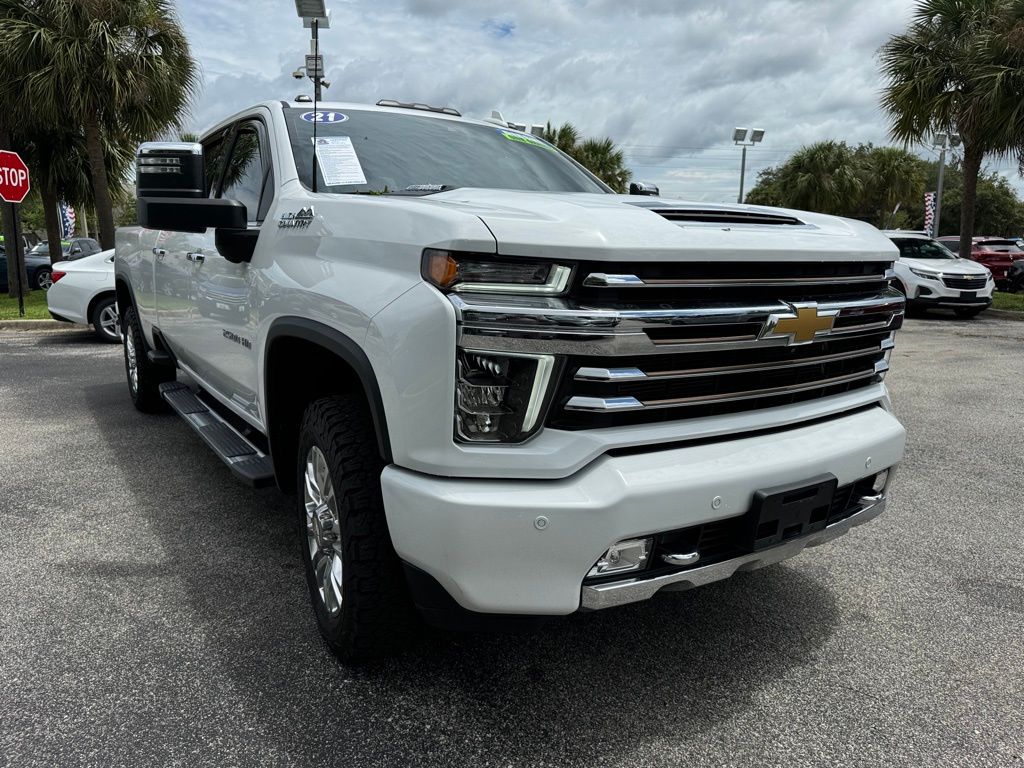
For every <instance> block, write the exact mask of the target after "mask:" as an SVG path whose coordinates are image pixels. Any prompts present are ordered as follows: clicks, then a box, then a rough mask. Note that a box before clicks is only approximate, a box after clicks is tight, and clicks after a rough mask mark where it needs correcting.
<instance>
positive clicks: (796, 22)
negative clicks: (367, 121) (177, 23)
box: [178, 0, 1020, 201]
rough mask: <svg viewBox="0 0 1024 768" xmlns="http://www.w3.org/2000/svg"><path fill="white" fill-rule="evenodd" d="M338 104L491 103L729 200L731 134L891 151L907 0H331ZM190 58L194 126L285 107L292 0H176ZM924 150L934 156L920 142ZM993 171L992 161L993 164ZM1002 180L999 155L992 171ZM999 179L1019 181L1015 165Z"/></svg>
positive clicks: (289, 89) (295, 58)
mask: <svg viewBox="0 0 1024 768" xmlns="http://www.w3.org/2000/svg"><path fill="white" fill-rule="evenodd" d="M327 4H328V8H330V9H331V13H332V22H331V29H329V30H327V31H324V32H322V33H321V38H320V40H321V51H322V53H323V54H324V55H325V58H326V64H327V79H328V80H330V81H331V83H332V85H331V88H330V90H329V92H328V95H329V97H330V98H332V99H338V100H342V101H357V102H370V103H373V102H375V101H377V100H378V99H380V98H394V99H400V100H403V101H423V102H427V103H430V104H445V105H452V106H455V107H457V108H458V109H459V110H461V111H462V113H463V114H465V115H468V116H472V117H485V116H487V115H489V114H490V111H491V110H492V109H500V110H501V111H502V113H503V114H504V115H505V117H506V119H510V120H515V121H516V122H523V123H543V122H546V121H548V120H550V121H552V122H553V123H561V122H563V121H570V122H572V123H574V124H576V125H577V126H578V127H579V128H581V129H582V131H583V132H584V134H585V135H595V136H610V137H611V138H612V139H614V140H615V142H616V143H617V144H618V145H619V146H621V147H622V148H623V149H624V150H625V152H626V159H627V163H628V165H629V167H630V168H631V169H632V171H633V176H634V178H637V179H642V180H645V181H653V182H655V183H657V184H659V185H660V186H661V189H662V194H663V195H666V194H670V195H678V196H681V197H685V198H688V199H693V200H707V201H728V200H730V199H732V200H734V199H735V197H736V194H737V191H738V189H737V188H738V184H739V160H740V150H739V149H738V148H737V147H734V146H733V145H732V142H731V134H732V129H733V127H734V126H745V127H758V128H764V129H765V130H766V134H765V140H764V142H763V144H761V145H759V146H758V147H756V148H754V149H752V150H750V152H749V154H748V168H747V171H748V177H747V178H748V184H747V188H748V189H749V187H750V185H751V184H752V183H753V180H754V179H755V177H756V172H757V170H758V169H760V168H762V167H764V166H766V165H773V164H777V163H779V162H781V161H783V160H784V159H785V158H786V157H787V156H788V155H789V154H791V153H792V151H793V150H795V149H797V148H799V147H800V146H801V145H802V144H805V143H808V142H812V141H817V140H819V139H827V138H837V139H845V140H846V141H849V142H853V143H856V142H861V141H864V142H867V141H871V142H875V143H882V144H884V143H887V138H886V124H885V118H884V116H883V114H882V113H881V112H880V111H879V109H878V91H879V89H880V87H881V81H880V80H879V77H878V72H877V61H876V59H875V52H876V51H877V49H878V47H879V46H880V45H881V44H882V43H883V42H884V41H885V40H886V38H887V37H888V36H889V35H891V34H893V33H895V32H898V31H900V30H901V29H903V28H904V27H905V25H906V22H907V19H908V18H909V15H910V11H911V8H912V6H913V3H912V2H911V0H522V1H521V2H518V3H514V2H509V1H508V0H327ZM178 9H179V14H180V16H181V19H182V22H183V23H184V25H185V28H186V31H187V32H188V35H189V38H190V40H191V43H192V48H193V52H194V54H195V56H196V57H197V58H198V60H199V62H200V66H201V69H202V75H203V82H204V86H203V90H202V94H201V96H200V98H199V100H198V101H197V103H196V105H195V109H194V115H193V127H194V128H196V129H199V130H201V129H203V128H205V127H207V126H208V125H210V124H211V123H212V122H214V121H215V120H217V119H219V118H221V117H223V116H224V115H226V114H228V113H229V112H231V111H234V110H236V109H241V108H244V107H245V106H247V105H249V104H251V103H253V102H255V101H262V100H264V99H279V98H293V97H294V96H295V95H296V94H297V93H300V92H308V91H309V86H308V83H306V82H303V83H300V82H298V81H296V80H293V79H292V77H291V72H292V71H293V70H294V69H296V68H297V67H298V66H300V65H301V64H302V57H303V54H305V53H306V51H307V49H308V45H309V42H308V40H309V33H308V31H307V30H304V29H303V28H302V23H301V21H300V20H299V19H298V17H297V16H296V15H295V5H294V2H293V0H245V2H244V4H243V3H242V2H239V0H179V4H178ZM920 151H921V152H922V154H927V152H928V150H925V149H921V150H920ZM992 167H1000V166H998V165H995V164H993V166H992ZM1002 167H1005V168H1006V170H1007V173H1008V174H1009V170H1010V169H1009V163H1005V164H1003V166H1002ZM1011 179H1012V180H1013V181H1014V183H1015V184H1016V185H1018V186H1020V180H1019V179H1018V178H1017V177H1016V173H1013V174H1012V176H1011Z"/></svg>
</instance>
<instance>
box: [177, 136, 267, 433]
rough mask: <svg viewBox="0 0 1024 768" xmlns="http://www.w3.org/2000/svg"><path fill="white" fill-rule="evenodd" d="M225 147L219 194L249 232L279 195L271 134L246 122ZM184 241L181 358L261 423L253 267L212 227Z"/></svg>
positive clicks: (216, 390)
mask: <svg viewBox="0 0 1024 768" xmlns="http://www.w3.org/2000/svg"><path fill="white" fill-rule="evenodd" d="M227 141H228V142H229V143H230V148H229V149H228V150H227V152H226V154H225V157H226V160H225V161H224V163H223V170H222V171H221V174H220V175H221V178H220V180H219V183H217V184H216V185H215V186H216V187H218V188H219V189H217V191H216V192H215V193H214V195H213V196H214V197H222V198H226V199H230V200H239V201H240V202H242V203H243V204H244V205H245V208H246V211H247V212H248V220H249V227H250V228H259V227H260V226H261V224H262V222H263V218H264V217H265V215H266V211H267V209H268V208H269V207H270V203H271V198H272V196H273V192H272V190H273V179H272V176H273V173H272V170H271V167H272V166H271V157H270V153H269V147H270V143H269V141H268V140H267V133H266V128H265V126H264V124H263V123H262V122H261V121H260V120H257V119H250V120H243V121H241V122H239V123H238V124H237V125H236V126H235V130H234V131H232V133H231V134H230V135H229V137H228V138H227ZM211 149H212V147H211ZM180 237H181V238H183V242H182V244H181V250H176V252H175V253H174V255H173V260H174V263H175V264H176V265H178V266H179V267H180V270H181V275H182V278H183V279H182V280H181V283H180V288H178V289H176V290H177V291H179V292H180V293H181V294H182V297H183V299H184V305H185V306H186V307H187V320H182V321H179V322H176V323H175V324H174V329H173V338H172V339H171V342H172V344H174V345H175V346H176V347H180V348H181V350H182V353H183V354H180V355H179V360H181V361H182V362H183V363H184V364H185V365H186V366H188V367H189V368H190V369H191V370H192V372H193V373H194V374H195V375H196V376H197V377H199V379H200V380H201V383H203V384H204V385H206V386H207V387H209V388H210V389H211V390H213V393H214V394H219V395H221V397H222V399H223V400H225V401H228V402H229V403H230V404H231V405H233V406H235V408H236V409H237V410H241V411H243V412H244V413H246V414H248V415H250V416H252V417H254V418H255V419H256V420H257V421H262V419H261V418H260V416H259V413H258V401H257V396H256V391H257V387H256V357H257V351H256V349H255V348H254V343H253V342H254V339H255V334H256V328H257V323H258V318H257V317H256V315H255V312H254V311H253V310H254V304H253V301H252V295H253V284H252V275H251V274H250V270H249V265H248V264H246V263H241V264H232V263H231V262H229V261H228V260H227V259H225V258H224V257H223V256H221V255H220V254H219V253H218V252H217V248H216V245H215V241H214V230H212V229H210V230H208V231H207V232H206V233H205V234H188V233H183V234H181V235H180ZM169 258H172V257H171V256H170V255H169ZM186 286H187V287H186ZM186 292H187V293H186Z"/></svg>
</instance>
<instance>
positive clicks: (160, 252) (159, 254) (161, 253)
mask: <svg viewBox="0 0 1024 768" xmlns="http://www.w3.org/2000/svg"><path fill="white" fill-rule="evenodd" d="M153 255H154V256H156V257H157V258H158V259H162V258H163V257H164V256H166V255H167V251H165V250H164V249H163V248H154V249H153Z"/></svg>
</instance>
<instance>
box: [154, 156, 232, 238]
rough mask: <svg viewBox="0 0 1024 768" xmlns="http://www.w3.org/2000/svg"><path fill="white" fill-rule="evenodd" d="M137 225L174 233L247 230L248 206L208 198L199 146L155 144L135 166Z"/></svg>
mask: <svg viewBox="0 0 1024 768" xmlns="http://www.w3.org/2000/svg"><path fill="white" fill-rule="evenodd" d="M135 185H136V186H135V189H136V197H137V203H136V204H137V208H138V214H139V224H140V225H141V226H142V227H145V228H146V229H163V230H167V231H170V232H205V231H206V230H207V229H208V228H209V227H217V228H220V227H227V228H229V229H245V227H246V224H247V218H248V217H247V214H246V210H245V205H243V204H242V203H240V202H238V201H237V200H214V199H210V198H208V197H206V172H205V167H204V164H203V147H202V145H201V144H192V143H186V142H180V143H179V142H167V141H151V142H147V143H145V144H142V145H141V146H140V147H139V151H138V154H137V156H136V163H135Z"/></svg>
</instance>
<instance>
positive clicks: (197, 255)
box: [185, 251, 206, 262]
mask: <svg viewBox="0 0 1024 768" xmlns="http://www.w3.org/2000/svg"><path fill="white" fill-rule="evenodd" d="M185 258H186V259H188V260H189V261H195V262H201V261H206V254H204V253H201V252H200V251H189V252H188V253H186V254H185Z"/></svg>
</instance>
